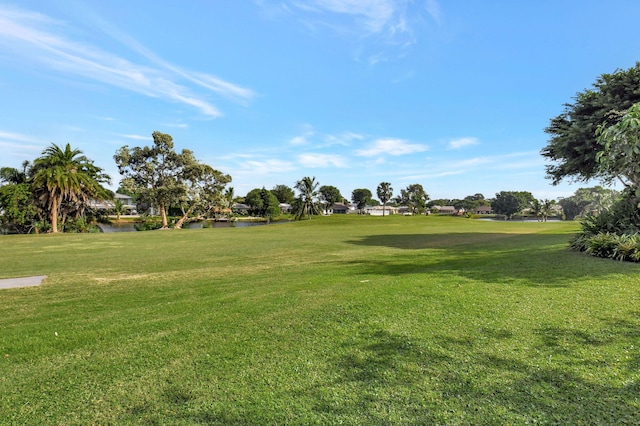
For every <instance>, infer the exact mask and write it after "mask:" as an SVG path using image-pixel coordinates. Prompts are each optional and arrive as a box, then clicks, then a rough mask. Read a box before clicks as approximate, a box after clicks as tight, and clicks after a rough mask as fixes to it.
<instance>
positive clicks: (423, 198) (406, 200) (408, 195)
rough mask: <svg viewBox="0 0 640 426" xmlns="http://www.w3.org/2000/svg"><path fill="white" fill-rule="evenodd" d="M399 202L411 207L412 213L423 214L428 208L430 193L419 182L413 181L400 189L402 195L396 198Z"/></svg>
mask: <svg viewBox="0 0 640 426" xmlns="http://www.w3.org/2000/svg"><path fill="white" fill-rule="evenodd" d="M396 200H397V202H398V204H402V205H405V206H407V207H409V210H410V211H411V214H414V215H415V214H422V213H424V212H425V210H426V208H427V201H429V194H427V193H426V192H425V190H424V188H423V187H422V185H420V184H419V183H413V184H411V185H409V186H407V187H406V188H405V189H401V190H400V195H399V196H398V197H397V198H396Z"/></svg>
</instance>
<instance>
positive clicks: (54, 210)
mask: <svg viewBox="0 0 640 426" xmlns="http://www.w3.org/2000/svg"><path fill="white" fill-rule="evenodd" d="M51 232H52V233H54V234H57V233H58V199H57V198H56V197H55V196H54V197H52V200H51Z"/></svg>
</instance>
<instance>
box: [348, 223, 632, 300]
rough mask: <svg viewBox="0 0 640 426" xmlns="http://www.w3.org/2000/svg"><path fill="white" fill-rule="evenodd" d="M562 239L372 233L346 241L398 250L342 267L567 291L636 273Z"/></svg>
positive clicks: (627, 266)
mask: <svg viewBox="0 0 640 426" xmlns="http://www.w3.org/2000/svg"><path fill="white" fill-rule="evenodd" d="M567 241H568V236H567V235H565V234H491V233H490V234H466V233H465V234H447V235H433V234H425V235H416V234H412V235H374V236H368V237H364V238H362V239H359V240H351V241H348V243H349V244H353V245H361V246H383V247H390V248H395V249H401V250H402V251H401V252H395V253H390V254H389V255H387V256H385V257H380V256H378V257H376V258H372V259H369V258H364V257H363V258H362V259H354V260H349V261H346V262H345V263H346V264H349V265H351V266H353V267H354V268H356V269H359V272H360V273H366V274H381V275H404V274H420V273H428V274H438V273H444V274H448V275H449V276H451V277H455V276H460V277H464V278H467V279H474V280H483V281H486V282H490V283H509V284H513V283H514V282H518V283H520V284H523V285H532V286H537V287H567V286H569V285H571V284H573V283H574V282H575V281H576V280H580V279H582V278H593V277H597V276H606V275H609V274H614V273H621V272H623V270H624V269H625V268H628V269H629V270H633V271H638V268H637V265H632V264H628V263H625V264H622V263H620V262H613V261H610V260H603V259H596V258H593V257H590V256H586V255H584V254H580V253H576V252H572V251H570V250H569V248H568V243H567ZM405 250H406V251H405Z"/></svg>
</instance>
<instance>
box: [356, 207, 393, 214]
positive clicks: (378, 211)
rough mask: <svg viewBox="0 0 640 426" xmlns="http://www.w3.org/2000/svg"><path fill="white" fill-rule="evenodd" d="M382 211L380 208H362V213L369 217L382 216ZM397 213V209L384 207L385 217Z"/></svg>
mask: <svg viewBox="0 0 640 426" xmlns="http://www.w3.org/2000/svg"><path fill="white" fill-rule="evenodd" d="M382 209H383V207H382V206H367V207H365V208H364V213H365V214H368V215H371V216H382V213H383V211H382ZM397 213H398V208H397V207H392V206H386V207H384V214H385V215H389V214H397Z"/></svg>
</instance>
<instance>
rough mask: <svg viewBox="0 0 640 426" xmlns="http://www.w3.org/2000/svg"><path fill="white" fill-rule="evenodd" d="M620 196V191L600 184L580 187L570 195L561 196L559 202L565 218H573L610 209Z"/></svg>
mask: <svg viewBox="0 0 640 426" xmlns="http://www.w3.org/2000/svg"><path fill="white" fill-rule="evenodd" d="M619 198H620V192H618V191H616V190H614V189H609V188H603V187H602V186H599V185H598V186H594V187H593V188H578V189H577V190H576V192H574V193H573V195H571V196H570V197H566V198H561V199H560V200H559V201H558V204H560V206H561V207H562V211H563V212H564V216H565V219H567V220H573V219H575V218H576V217H579V216H585V215H587V214H594V213H599V212H601V211H603V210H605V209H608V208H610V207H611V206H612V205H613V204H614V203H615V202H616V201H617V200H618V199H619Z"/></svg>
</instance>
